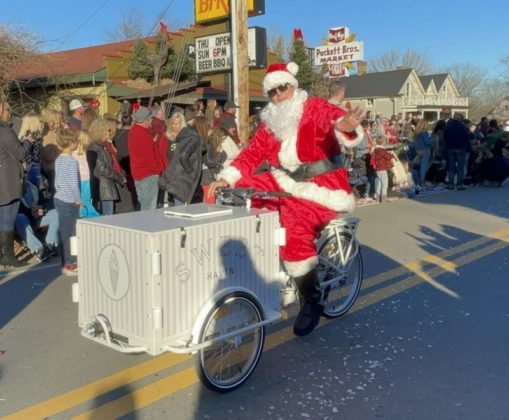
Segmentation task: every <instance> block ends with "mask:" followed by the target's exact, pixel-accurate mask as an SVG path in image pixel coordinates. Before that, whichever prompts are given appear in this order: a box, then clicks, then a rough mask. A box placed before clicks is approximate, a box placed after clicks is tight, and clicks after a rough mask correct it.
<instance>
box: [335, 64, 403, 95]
mask: <svg viewBox="0 0 509 420" xmlns="http://www.w3.org/2000/svg"><path fill="white" fill-rule="evenodd" d="M411 73H412V69H398V70H391V71H382V72H377V73H366V74H363V75H362V76H357V75H354V76H350V77H342V78H341V79H340V80H341V81H342V82H343V83H344V84H345V87H346V89H345V97H347V98H348V99H353V98H368V97H370V98H380V97H390V96H396V95H398V94H399V92H400V91H401V88H402V87H403V85H404V83H405V82H406V80H407V79H408V77H409V76H410V74H411Z"/></svg>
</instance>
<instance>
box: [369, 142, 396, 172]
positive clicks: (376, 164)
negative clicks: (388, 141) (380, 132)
mask: <svg viewBox="0 0 509 420" xmlns="http://www.w3.org/2000/svg"><path fill="white" fill-rule="evenodd" d="M392 159H393V157H392V155H391V154H390V153H389V152H388V151H387V150H385V149H384V148H383V147H382V146H375V150H373V153H372V154H371V162H370V163H371V165H372V166H373V168H375V171H387V170H389V169H391V168H392V166H393V163H392Z"/></svg>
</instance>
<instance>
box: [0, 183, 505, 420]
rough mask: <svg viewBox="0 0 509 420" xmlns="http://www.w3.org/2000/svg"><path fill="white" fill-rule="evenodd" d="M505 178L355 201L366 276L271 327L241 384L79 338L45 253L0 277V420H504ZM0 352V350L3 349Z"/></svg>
mask: <svg viewBox="0 0 509 420" xmlns="http://www.w3.org/2000/svg"><path fill="white" fill-rule="evenodd" d="M508 190H509V186H508V185H506V186H504V187H502V188H501V189H488V188H474V189H471V190H468V191H462V192H459V191H454V192H446V193H441V194H436V195H430V196H427V197H422V198H420V199H418V200H400V201H398V202H394V203H385V204H380V205H373V206H368V207H362V208H359V209H357V210H356V213H355V215H356V216H358V217H360V218H361V219H362V223H361V226H360V229H359V237H360V240H361V242H362V243H363V245H364V247H363V256H364V261H365V269H366V273H365V279H366V280H365V282H364V286H363V290H362V293H361V296H360V298H359V300H358V301H357V302H356V304H355V306H354V307H353V309H352V310H351V312H350V313H349V314H348V315H347V316H345V317H343V318H341V319H339V320H335V321H332V322H325V321H323V322H321V324H320V327H319V328H318V330H317V331H316V332H315V333H313V334H312V335H311V336H308V337H305V338H299V339H297V338H295V337H294V336H293V335H292V333H291V319H290V320H288V321H285V322H282V323H279V324H277V325H275V326H273V327H271V328H270V329H269V333H270V334H269V335H268V337H267V339H266V344H265V351H264V354H263V356H262V359H261V362H260V364H259V365H258V367H257V369H256V371H255V372H254V374H253V375H252V377H251V378H250V379H249V380H248V382H247V383H246V384H245V385H244V386H243V387H241V388H240V389H239V390H237V391H235V392H233V393H230V394H226V395H218V394H214V393H212V392H209V391H207V390H205V389H204V388H203V387H202V386H201V385H200V384H199V382H198V380H197V378H196V375H195V374H194V370H193V368H192V359H191V358H190V357H188V356H179V355H174V354H170V353H167V354H163V355H161V356H158V357H150V356H146V355H137V356H133V355H131V356H129V355H122V354H119V353H117V352H115V351H113V350H110V349H107V348H105V347H103V346H100V345H97V344H95V343H93V342H91V341H89V340H86V339H84V338H82V337H81V336H80V334H79V329H78V325H77V309H78V308H77V304H74V303H72V302H71V284H72V282H73V281H74V280H73V279H71V278H69V277H64V276H60V273H59V270H58V267H57V266H56V263H54V262H53V261H51V262H49V263H46V264H41V265H39V266H34V267H31V268H30V269H29V270H27V271H20V272H12V273H7V274H6V273H3V277H1V278H0V350H3V351H5V353H4V354H2V355H0V417H3V416H6V415H7V414H12V415H11V416H7V417H6V418H12V419H15V418H19V419H32V418H44V417H47V418H51V419H68V418H77V419H106V418H125V419H175V420H178V419H193V418H197V419H216V418H217V419H223V418H232V419H234V418H235V419H237V418H246V419H291V418H294V419H300V418H309V419H317V418H324V419H325V418H328V419H343V418H344V419H350V420H351V419H380V418H385V419H429V418H435V419H447V420H449V419H507V418H509V402H508V400H507V395H508V392H509V382H508V381H507V376H508V373H509V369H508V367H509V366H508V364H509V363H508V362H509V358H508V356H507V354H508V352H507V349H508V348H509V338H508V337H509V335H508V333H507V331H508V330H509V328H508V327H509V305H508V304H507V302H508V301H509V287H508V285H507V281H508V279H509V275H508V270H509V223H508V220H509V218H508V216H509V191H508ZM0 354H1V353H0Z"/></svg>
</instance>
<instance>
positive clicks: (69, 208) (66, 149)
mask: <svg viewBox="0 0 509 420" xmlns="http://www.w3.org/2000/svg"><path fill="white" fill-rule="evenodd" d="M56 143H57V145H58V147H59V149H60V155H59V156H58V157H57V159H56V161H55V189H56V192H55V197H54V202H55V209H56V210H57V213H58V220H59V224H60V227H59V231H60V238H61V241H62V251H63V255H62V258H63V269H62V272H63V274H65V275H76V274H77V273H78V265H77V262H76V258H75V257H74V256H72V255H71V248H70V246H71V244H70V242H71V237H72V236H75V235H76V221H77V220H78V216H79V209H80V207H82V206H83V203H82V202H81V195H80V176H79V164H78V161H77V160H76V159H74V158H73V157H72V156H71V154H72V152H73V151H75V150H76V149H77V148H78V135H77V133H76V132H73V131H71V130H69V129H61V130H59V131H58V132H57V138H56Z"/></svg>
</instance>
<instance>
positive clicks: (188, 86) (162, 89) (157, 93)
mask: <svg viewBox="0 0 509 420" xmlns="http://www.w3.org/2000/svg"><path fill="white" fill-rule="evenodd" d="M208 84H210V82H209V81H201V82H183V83H174V82H171V83H167V84H165V85H160V86H154V87H152V88H150V89H143V90H138V91H136V92H134V93H131V94H128V95H125V96H122V97H120V98H118V99H119V100H123V99H127V100H129V99H138V98H140V99H143V98H164V97H168V96H170V95H171V93H172V92H173V94H174V95H182V94H188V93H190V92H193V91H194V90H195V89H196V88H197V87H199V86H205V85H208Z"/></svg>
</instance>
